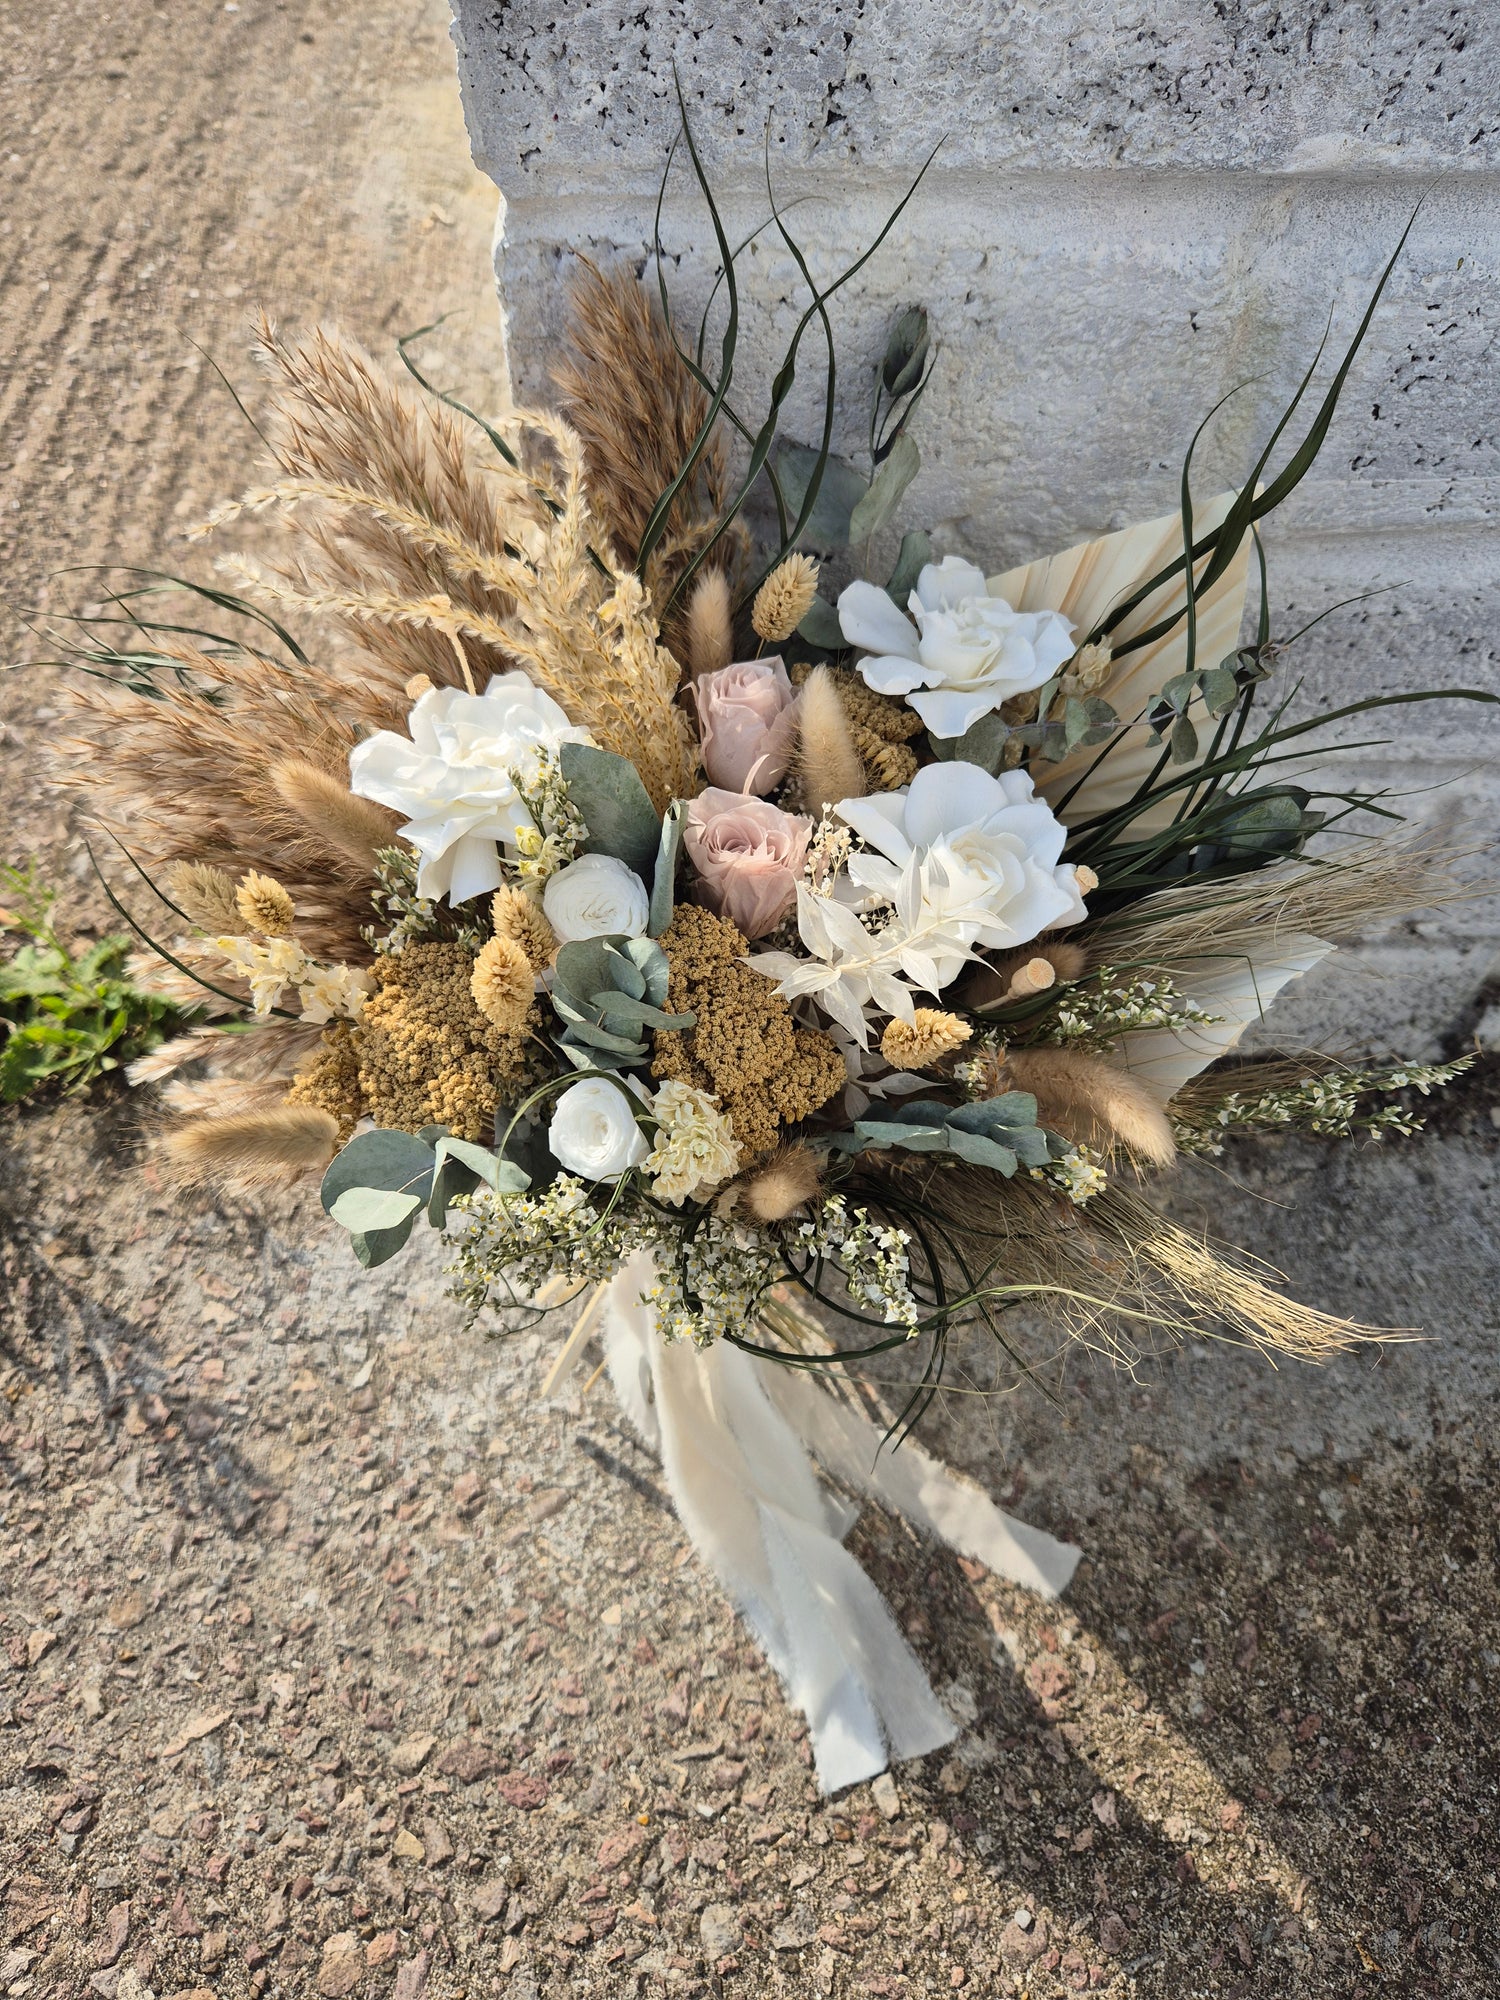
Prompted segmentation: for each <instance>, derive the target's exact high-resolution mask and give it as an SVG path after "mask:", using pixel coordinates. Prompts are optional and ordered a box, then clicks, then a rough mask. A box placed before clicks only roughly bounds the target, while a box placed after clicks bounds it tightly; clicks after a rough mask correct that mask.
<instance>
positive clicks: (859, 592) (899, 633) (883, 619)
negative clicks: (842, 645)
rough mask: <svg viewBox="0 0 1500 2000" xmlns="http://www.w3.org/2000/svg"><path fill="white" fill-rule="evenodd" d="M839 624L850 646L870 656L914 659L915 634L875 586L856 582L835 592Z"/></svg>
mask: <svg viewBox="0 0 1500 2000" xmlns="http://www.w3.org/2000/svg"><path fill="white" fill-rule="evenodd" d="M839 624H840V625H841V626H842V627H843V632H844V637H845V638H846V639H847V640H848V641H849V644H850V645H851V646H864V647H865V648H866V649H867V650H868V651H870V652H872V653H895V654H897V655H898V656H900V657H901V658H904V659H908V660H914V659H915V658H916V657H917V631H916V627H915V626H914V625H913V624H912V622H911V620H910V619H909V618H907V617H906V616H905V615H904V613H902V612H900V611H898V610H897V608H896V606H895V605H894V604H892V602H891V600H890V598H889V597H888V596H887V595H886V593H885V592H884V591H883V590H882V589H881V588H880V587H879V585H878V584H874V583H865V582H863V581H859V582H856V583H851V584H846V585H845V587H844V589H843V590H841V591H840V592H839Z"/></svg>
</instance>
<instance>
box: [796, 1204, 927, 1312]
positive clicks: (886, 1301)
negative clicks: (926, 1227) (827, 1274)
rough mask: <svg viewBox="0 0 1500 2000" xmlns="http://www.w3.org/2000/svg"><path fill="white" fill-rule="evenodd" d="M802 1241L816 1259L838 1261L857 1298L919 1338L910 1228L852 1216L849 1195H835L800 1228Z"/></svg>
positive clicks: (866, 1216)
mask: <svg viewBox="0 0 1500 2000" xmlns="http://www.w3.org/2000/svg"><path fill="white" fill-rule="evenodd" d="M797 1238H798V1240H799V1242H801V1243H802V1244H803V1245H805V1246H806V1248H807V1249H808V1250H809V1251H810V1252H812V1253H813V1254H814V1255H822V1256H830V1255H831V1256H832V1257H833V1259H834V1261H835V1263H837V1265H838V1266H839V1269H840V1270H841V1271H842V1272H843V1274H844V1281H845V1283H846V1284H847V1285H848V1287H849V1295H850V1297H851V1298H853V1299H856V1300H857V1301H858V1302H859V1303H860V1304H861V1305H867V1306H870V1307H873V1308H874V1310H875V1311H877V1312H879V1313H880V1315H881V1317H882V1318H883V1319H884V1321H885V1323H886V1325H887V1326H901V1327H905V1329H906V1333H907V1337H908V1339H913V1340H914V1339H915V1338H916V1336H917V1334H918V1333H919V1332H920V1330H921V1327H920V1322H921V1318H922V1309H921V1307H920V1306H919V1305H918V1303H917V1301H916V1299H915V1298H914V1297H913V1296H912V1290H911V1256H910V1251H911V1238H910V1237H909V1236H908V1235H907V1233H906V1231H905V1230H904V1229H893V1228H891V1227H890V1226H889V1225H888V1224H885V1223H880V1222H872V1221H871V1219H870V1216H869V1212H868V1210H866V1209H863V1208H857V1209H855V1211H854V1214H853V1216H852V1217H851V1216H850V1214H849V1207H848V1204H847V1203H846V1202H845V1200H844V1198H843V1196H842V1195H830V1196H829V1197H828V1199H827V1200H826V1201H825V1202H824V1203H823V1204H822V1206H821V1207H820V1209H819V1210H818V1213H817V1215H816V1216H815V1217H813V1218H812V1219H811V1220H809V1221H807V1222H804V1223H802V1224H800V1226H799V1227H798V1229H797Z"/></svg>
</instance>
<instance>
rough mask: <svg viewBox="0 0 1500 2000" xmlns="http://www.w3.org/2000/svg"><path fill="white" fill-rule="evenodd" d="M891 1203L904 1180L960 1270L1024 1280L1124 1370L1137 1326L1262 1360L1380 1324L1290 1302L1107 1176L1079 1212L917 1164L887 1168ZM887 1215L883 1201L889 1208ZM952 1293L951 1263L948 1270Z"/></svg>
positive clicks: (1345, 1343) (1377, 1333) (902, 1193)
mask: <svg viewBox="0 0 1500 2000" xmlns="http://www.w3.org/2000/svg"><path fill="white" fill-rule="evenodd" d="M887 1177H888V1179H889V1181H890V1184H891V1186H892V1188H893V1190H895V1192H896V1203H897V1204H899V1202H900V1201H901V1200H902V1199H909V1198H910V1197H911V1195H912V1193H913V1190H914V1188H915V1189H916V1190H917V1191H919V1193H920V1196H921V1198H922V1199H923V1201H924V1202H925V1203H926V1204H927V1205H928V1206H929V1208H930V1209H931V1210H933V1211H935V1212H936V1213H937V1214H938V1215H940V1216H941V1217H942V1219H943V1222H944V1225H945V1227H946V1228H947V1230H948V1232H949V1234H950V1235H952V1236H953V1237H954V1238H956V1239H957V1241H959V1242H960V1243H962V1245H963V1254H964V1258H965V1261H966V1264H967V1266H968V1270H969V1273H970V1275H971V1276H973V1277H979V1276H981V1274H985V1275H983V1282H984V1283H986V1284H988V1285H994V1286H1018V1287H1022V1288H1034V1289H1035V1291H1036V1293H1037V1304H1038V1306H1040V1307H1042V1308H1043V1309H1045V1310H1047V1311H1048V1312H1049V1313H1050V1314H1052V1315H1055V1316H1057V1317H1058V1318H1060V1320H1061V1323H1062V1325H1063V1327H1064V1330H1065V1332H1066V1334H1067V1336H1068V1337H1069V1338H1072V1339H1076V1340H1080V1341H1082V1342H1084V1343H1085V1344H1086V1345H1089V1346H1092V1347H1096V1348H1098V1349H1099V1350H1100V1351H1101V1352H1103V1353H1105V1354H1107V1355H1108V1356H1109V1357H1110V1358H1111V1359H1112V1360H1114V1361H1116V1362H1117V1363H1120V1364H1121V1365H1124V1366H1127V1367H1128V1366H1130V1365H1132V1364H1133V1363H1134V1362H1135V1361H1137V1360H1138V1359H1139V1358H1140V1356H1141V1354H1142V1353H1143V1352H1144V1351H1145V1350H1146V1345H1147V1339H1148V1332H1155V1333H1156V1334H1159V1335H1166V1336H1168V1337H1171V1338H1174V1339H1180V1338H1183V1337H1185V1336H1188V1335H1194V1336H1198V1337H1212V1336H1213V1335H1215V1334H1227V1335H1228V1336H1229V1337H1231V1338H1233V1339H1236V1340H1241V1341H1244V1342H1245V1343H1247V1344H1248V1345H1250V1346H1252V1347H1256V1348H1259V1349H1260V1350H1261V1351H1262V1352H1264V1353H1266V1354H1268V1355H1269V1356H1270V1357H1271V1358H1273V1359H1274V1358H1276V1357H1277V1356H1281V1355H1285V1356H1286V1357H1288V1358H1289V1359H1294V1360H1300V1361H1322V1360H1326V1359H1328V1358H1330V1357H1331V1356H1332V1355H1335V1354H1338V1353H1342V1352H1344V1351H1345V1350H1346V1349H1348V1348H1350V1347H1352V1346H1355V1345H1357V1344H1359V1343H1360V1342H1363V1341H1369V1340H1381V1339H1389V1338H1392V1337H1393V1336H1392V1334H1391V1333H1390V1331H1389V1330H1388V1329H1382V1328H1379V1327H1370V1326H1364V1325H1361V1324H1359V1323H1358V1322H1356V1321H1354V1320H1346V1319H1339V1318H1335V1317H1333V1316H1331V1315H1329V1314H1327V1313H1320V1312H1317V1311H1315V1310H1314V1309H1313V1308H1312V1307H1310V1306H1304V1305H1301V1304H1299V1303H1298V1302H1297V1301H1296V1300H1295V1299H1289V1298H1287V1297H1286V1295H1285V1294H1284V1293H1282V1292H1279V1291H1277V1290H1276V1289H1275V1288H1274V1286H1273V1285H1272V1284H1271V1283H1270V1282H1268V1280H1269V1279H1270V1278H1273V1277H1274V1276H1275V1275H1276V1274H1275V1273H1274V1272H1270V1271H1269V1270H1268V1269H1267V1267H1265V1266H1259V1267H1257V1265H1256V1263H1255V1260H1253V1259H1251V1258H1249V1257H1246V1256H1245V1255H1244V1254H1243V1253H1240V1252H1237V1251H1229V1252H1228V1253H1227V1254H1221V1252H1220V1251H1219V1250H1218V1249H1216V1248H1214V1247H1212V1246H1211V1245H1210V1244H1209V1243H1207V1242H1206V1241H1200V1240H1199V1239H1198V1238H1197V1237H1195V1236H1192V1235H1190V1234H1189V1233H1188V1232H1187V1231H1186V1230H1184V1229H1182V1228H1180V1227H1179V1226H1178V1225H1177V1224H1176V1223H1173V1222H1169V1221H1168V1220H1167V1219H1166V1218H1165V1217H1164V1216H1162V1215H1159V1214H1158V1213H1157V1211H1156V1210H1155V1209H1153V1208H1152V1207H1151V1206H1150V1204H1149V1203H1148V1202H1146V1201H1144V1200H1143V1199H1142V1198H1141V1197H1140V1196H1139V1195H1136V1194H1134V1193H1132V1192H1131V1191H1130V1190H1128V1189H1126V1188H1123V1187H1121V1186H1119V1185H1118V1183H1111V1185H1110V1186H1109V1187H1108V1188H1107V1189H1105V1191H1104V1192H1103V1193H1102V1194H1098V1195H1095V1196H1094V1197H1093V1199H1092V1200H1091V1201H1090V1202H1089V1204H1088V1206H1087V1208H1083V1209H1079V1208H1075V1207H1073V1206H1072V1205H1071V1204H1069V1203H1068V1202H1067V1201H1066V1199H1065V1198H1064V1197H1062V1196H1060V1195H1059V1194H1058V1193H1057V1192H1056V1191H1055V1190H1053V1189H1050V1188H1048V1187H1047V1186H1046V1185H1045V1184H1041V1183H1038V1182H1035V1181H1032V1180H1029V1179H1027V1178H1026V1177H1024V1176H1022V1175H1019V1174H1018V1175H1016V1176H1015V1178H1014V1179H1012V1180H1008V1181H1005V1180H1000V1179H998V1178H997V1177H996V1176H995V1175H994V1174H992V1173H986V1172H984V1171H983V1170H982V1169H976V1168H970V1167H960V1166H953V1165H951V1164H947V1165H931V1164H929V1165H927V1166H925V1167H923V1166H919V1167H917V1168H915V1169H912V1168H897V1169H895V1170H894V1171H890V1170H887ZM893 1212H894V1209H893ZM948 1276H949V1278H950V1279H951V1281H952V1283H953V1284H954V1286H955V1287H956V1288H957V1289H959V1290H962V1288H963V1285H964V1282H965V1281H964V1279H963V1277H962V1274H961V1273H959V1272H958V1271H957V1270H956V1268H952V1269H950V1270H949V1272H948Z"/></svg>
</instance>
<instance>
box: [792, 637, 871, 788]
mask: <svg viewBox="0 0 1500 2000" xmlns="http://www.w3.org/2000/svg"><path fill="white" fill-rule="evenodd" d="M797 738H798V740H797V770H798V781H799V784H800V786H801V793H802V804H803V807H804V809H805V810H806V811H809V812H814V813H815V812H817V811H818V810H819V808H820V807H822V806H827V805H834V804H836V803H837V802H838V800H840V799H853V798H861V797H863V796H864V793H865V789H866V785H865V767H864V765H863V764H862V763H861V762H860V758H859V752H858V751H857V750H856V749H855V747H854V731H853V728H852V726H851V724H850V721H849V716H848V712H847V711H846V709H845V707H844V704H843V701H842V700H841V698H840V696H839V691H838V687H837V684H836V683H835V681H834V678H833V676H832V674H830V673H829V671H828V669H827V667H817V668H815V669H814V670H813V672H812V673H810V674H809V675H808V677H807V679H806V680H805V681H804V682H803V684H802V694H801V697H800V699H799V701H798V704H797Z"/></svg>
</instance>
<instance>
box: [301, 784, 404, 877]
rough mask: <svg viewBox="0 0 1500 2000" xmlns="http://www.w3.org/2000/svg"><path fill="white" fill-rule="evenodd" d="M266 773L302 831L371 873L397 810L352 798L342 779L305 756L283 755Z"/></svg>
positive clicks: (390, 839)
mask: <svg viewBox="0 0 1500 2000" xmlns="http://www.w3.org/2000/svg"><path fill="white" fill-rule="evenodd" d="M270 778H271V783H272V785H273V786H274V787H275V790H276V793H277V796H278V797H279V798H280V799H281V801H282V803H283V804H284V805H285V806H286V808H287V810H288V811H289V812H290V813H292V814H293V816H294V817H295V818H296V819H297V820H298V821H299V822H300V823H301V826H302V831H303V834H304V836H305V837H306V838H307V839H308V840H309V841H311V842H313V843H315V844H316V845H317V846H319V847H320V848H321V849H322V850H323V852H324V853H325V854H327V855H329V856H330V857H333V858H335V859H337V860H340V861H346V862H352V863H353V865H354V866H355V867H357V868H360V869H363V870H364V871H365V872H367V873H369V874H373V872H374V868H375V855H376V853H377V851H378V850H379V849H380V848H382V847H390V846H393V845H394V844H395V840H396V828H397V827H398V826H399V825H400V824H401V815H400V814H399V813H395V812H392V811H391V810H390V808H389V807H388V806H382V805H377V804H376V803H375V801H374V800H373V799H361V798H356V797H355V795H354V794H353V792H351V791H350V790H349V786H348V783H347V780H346V778H341V777H338V776H336V775H335V774H334V773H333V772H331V771H325V770H320V769H319V767H318V766H317V765H316V764H310V763H308V761H307V759H306V758H305V757H283V758H282V759H281V760H280V762H279V763H275V764H273V765H272V766H271V771H270Z"/></svg>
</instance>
